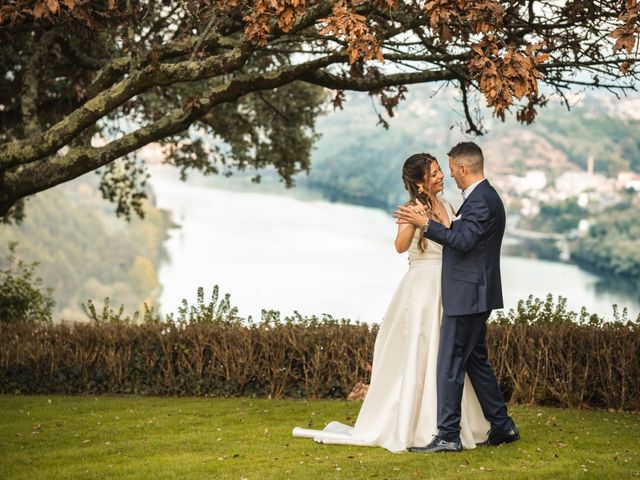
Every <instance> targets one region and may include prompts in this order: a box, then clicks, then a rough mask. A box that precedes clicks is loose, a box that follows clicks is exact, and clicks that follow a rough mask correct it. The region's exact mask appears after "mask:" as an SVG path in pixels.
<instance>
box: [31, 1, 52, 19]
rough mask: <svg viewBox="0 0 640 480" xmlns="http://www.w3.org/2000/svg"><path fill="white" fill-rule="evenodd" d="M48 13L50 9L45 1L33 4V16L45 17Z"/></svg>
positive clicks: (37, 17)
mask: <svg viewBox="0 0 640 480" xmlns="http://www.w3.org/2000/svg"><path fill="white" fill-rule="evenodd" d="M48 14H49V11H48V10H47V6H46V5H45V4H44V1H39V2H36V4H35V5H34V6H33V16H34V17H35V18H36V19H40V18H43V17H45V16H46V15H48Z"/></svg>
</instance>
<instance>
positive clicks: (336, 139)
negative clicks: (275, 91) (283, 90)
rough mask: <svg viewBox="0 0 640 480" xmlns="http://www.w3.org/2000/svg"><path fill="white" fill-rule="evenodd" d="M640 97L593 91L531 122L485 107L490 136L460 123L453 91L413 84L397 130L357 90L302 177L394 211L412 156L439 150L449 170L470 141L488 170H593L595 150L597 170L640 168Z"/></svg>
mask: <svg viewBox="0 0 640 480" xmlns="http://www.w3.org/2000/svg"><path fill="white" fill-rule="evenodd" d="M635 100H636V99H633V98H632V99H628V100H626V101H625V100H623V101H620V102H618V103H615V102H613V101H612V100H611V99H610V98H609V97H602V96H599V97H595V96H588V95H587V96H586V97H585V98H584V99H583V100H582V101H580V102H577V101H576V105H575V106H574V107H573V108H572V110H571V111H567V110H566V108H565V107H563V106H562V105H560V104H558V103H557V102H556V103H555V104H551V105H550V106H549V107H547V108H546V109H543V110H542V111H541V112H540V114H539V116H538V119H537V121H536V122H535V123H534V124H533V125H530V126H523V125H520V124H519V123H517V122H516V121H515V120H514V119H508V120H507V122H506V123H502V122H500V121H498V120H496V119H494V118H491V116H490V114H488V113H486V112H485V120H484V124H485V125H486V126H487V127H488V130H489V132H488V134H487V135H485V136H482V137H467V136H465V135H464V134H463V133H462V132H461V129H460V127H459V124H460V122H461V120H462V113H461V112H462V108H461V106H460V104H459V102H458V100H457V99H456V97H455V94H454V93H452V92H451V91H449V90H446V89H443V90H441V91H439V92H438V93H436V94H435V95H434V94H433V93H432V91H431V90H429V89H427V88H425V87H419V88H414V89H412V91H411V92H410V94H409V95H408V98H407V100H406V101H405V102H403V103H401V106H400V109H399V111H398V113H397V114H396V116H395V117H394V118H393V119H391V121H390V128H389V130H385V129H384V128H382V127H381V126H376V123H377V112H376V110H375V108H374V103H375V102H372V101H371V99H370V98H369V97H368V96H367V95H365V94H350V95H349V96H348V99H347V102H346V103H345V105H344V110H338V111H335V112H330V113H329V114H328V115H327V116H326V117H324V118H322V119H321V121H320V122H319V125H318V130H319V132H320V133H321V134H322V137H321V139H320V140H319V141H318V143H317V145H316V149H315V151H314V156H313V162H312V167H311V168H312V170H311V174H310V175H309V176H308V177H304V176H301V177H300V180H299V183H302V184H305V185H307V186H308V187H309V188H312V189H315V190H318V191H321V192H322V193H323V195H324V196H325V197H326V198H328V199H330V200H333V201H341V202H346V203H355V204H359V205H367V206H374V207H380V208H386V209H390V208H393V207H394V206H395V205H397V204H398V203H399V202H401V201H404V199H405V198H406V193H405V191H404V188H403V186H402V184H401V181H400V169H401V166H402V163H403V162H404V160H405V158H407V157H408V156H409V155H411V154H413V153H416V152H431V153H433V154H435V155H436V157H437V158H438V159H440V161H441V164H442V166H443V168H446V152H447V151H448V149H449V148H450V146H451V145H454V144H455V143H457V142H459V141H462V140H468V139H473V140H474V141H476V142H477V143H479V144H480V145H481V146H482V147H483V150H484V151H485V156H486V158H487V173H488V175H495V174H508V173H512V174H517V175H522V174H523V173H524V172H526V171H527V170H531V169H542V170H545V171H546V172H547V173H548V175H549V176H550V178H551V179H553V177H555V176H557V175H559V174H560V173H562V172H565V171H569V170H584V169H586V164H587V159H588V157H589V155H593V157H594V160H595V170H596V172H602V173H606V174H609V175H616V174H617V173H618V172H619V171H622V170H633V171H636V172H640V135H638V134H637V132H638V131H640V120H639V119H637V118H633V117H632V116H631V114H630V112H633V108H631V107H629V106H628V105H627V103H631V104H632V105H635V104H634V103H633V102H634V101H635ZM625 102H626V103H625ZM450 127H451V128H450ZM445 172H446V170H445ZM447 177H448V175H447ZM449 186H450V187H453V185H449Z"/></svg>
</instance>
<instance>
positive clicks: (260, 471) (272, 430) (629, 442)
mask: <svg viewBox="0 0 640 480" xmlns="http://www.w3.org/2000/svg"><path fill="white" fill-rule="evenodd" d="M359 408H360V402H346V401H295V400H265V399H249V398H241V399H220V398H157V397H137V396H133V397H107V396H101V397H63V396H0V479H2V480H5V479H18V478H24V479H37V478H42V479H65V478H69V479H78V478H83V479H84V478H96V479H97V478H149V479H153V480H158V479H164V478H172V479H173V478H176V479H177V478H189V479H235V480H240V479H250V480H253V479H279V478H283V479H284V478H292V479H313V480H321V479H325V478H327V479H328V478H330V479H353V478H356V479H360V478H362V479H365V478H376V479H392V478H393V479H412V478H419V479H428V478H434V479H445V478H469V479H503V478H504V479H512V478H579V479H583V478H597V479H605V478H611V479H616V480H623V479H629V478H640V451H639V450H640V416H639V415H633V414H624V413H609V412H594V411H581V410H562V409H553V408H541V407H524V406H513V407H511V412H512V414H513V416H514V419H515V420H516V422H517V424H518V427H519V428H520V432H521V434H522V437H523V438H522V440H521V441H519V442H516V443H514V444H511V445H504V446H501V447H496V448H494V447H491V448H482V449H481V448H478V449H476V450H468V451H464V452H462V453H454V454H438V455H421V454H414V453H402V454H393V453H389V452H387V451H386V450H383V449H381V448H366V447H351V446H337V445H336V446H332V445H321V444H317V443H315V442H313V441H311V440H308V439H299V438H293V437H292V436H291V429H292V428H293V427H294V426H304V427H313V428H321V427H323V426H324V425H325V424H326V423H327V422H329V421H330V420H339V421H342V422H344V423H349V424H352V423H353V422H354V420H355V417H356V415H357V413H358V409H359Z"/></svg>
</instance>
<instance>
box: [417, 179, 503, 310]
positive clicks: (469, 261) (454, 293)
mask: <svg viewBox="0 0 640 480" xmlns="http://www.w3.org/2000/svg"><path fill="white" fill-rule="evenodd" d="M458 215H459V216H460V218H459V219H458V220H455V221H454V222H453V223H452V224H451V227H450V228H446V227H444V225H442V224H441V223H438V222H434V221H431V222H429V226H428V227H427V230H426V232H425V233H424V235H425V237H427V238H429V239H431V240H433V241H435V242H438V243H439V244H441V245H442V246H443V249H442V308H443V311H444V314H445V315H447V316H460V315H472V314H476V313H482V312H488V311H491V310H493V309H495V308H502V307H503V301H502V282H501V279H500V248H501V246H502V237H503V236H504V227H505V219H506V215H505V210H504V205H503V204H502V200H501V199H500V196H499V195H498V192H496V191H495V189H494V188H493V187H492V186H491V185H490V184H489V181H488V180H486V179H485V180H483V181H482V182H480V183H479V184H478V185H477V186H476V187H475V188H474V189H473V191H472V192H471V194H470V195H469V197H468V198H467V199H466V200H465V202H464V203H463V204H462V206H461V207H460V209H459V210H458Z"/></svg>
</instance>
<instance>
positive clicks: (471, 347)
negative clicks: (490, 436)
mask: <svg viewBox="0 0 640 480" xmlns="http://www.w3.org/2000/svg"><path fill="white" fill-rule="evenodd" d="M489 315H491V312H490V311H489V312H483V313H478V314H474V315H464V316H448V315H443V316H442V325H441V328H440V347H439V350H438V376H437V388H438V430H439V435H440V437H441V438H443V439H444V440H447V441H454V440H458V439H459V438H460V415H461V402H462V390H463V387H464V376H465V373H466V374H467V375H468V376H469V380H470V381H471V384H472V385H473V389H474V390H475V392H476V395H477V396H478V400H479V401H480V406H481V407H482V413H483V414H484V416H485V418H486V419H487V420H488V421H489V422H490V423H491V428H492V429H496V430H498V431H502V430H508V429H509V428H512V427H513V426H514V423H513V421H512V420H511V417H509V415H508V414H507V407H506V405H505V403H504V397H503V396H502V392H501V391H500V387H499V386H498V381H497V380H496V376H495V375H494V373H493V370H492V369H491V366H490V365H489V359H488V357H487V345H486V338H485V337H486V333H487V319H488V318H489Z"/></svg>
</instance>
